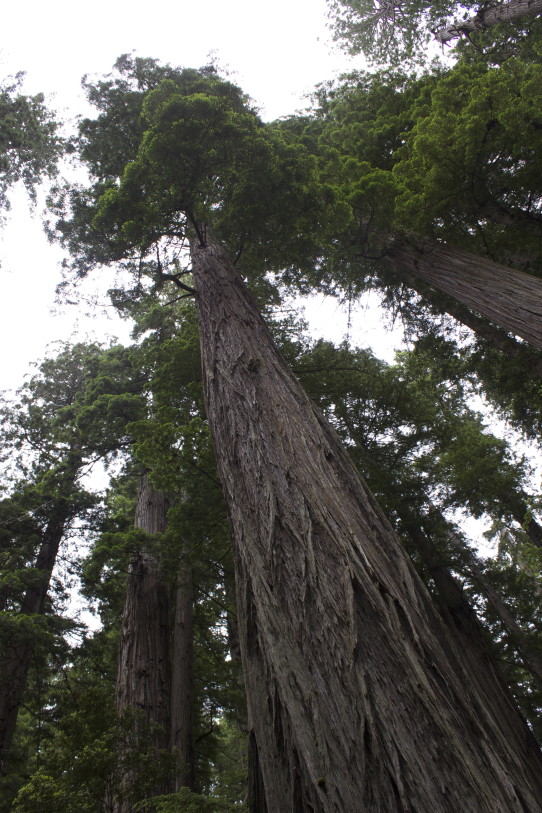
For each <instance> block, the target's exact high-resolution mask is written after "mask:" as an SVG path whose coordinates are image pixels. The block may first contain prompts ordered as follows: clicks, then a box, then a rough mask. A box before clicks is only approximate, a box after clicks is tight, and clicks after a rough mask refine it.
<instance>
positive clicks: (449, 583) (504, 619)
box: [410, 528, 542, 706]
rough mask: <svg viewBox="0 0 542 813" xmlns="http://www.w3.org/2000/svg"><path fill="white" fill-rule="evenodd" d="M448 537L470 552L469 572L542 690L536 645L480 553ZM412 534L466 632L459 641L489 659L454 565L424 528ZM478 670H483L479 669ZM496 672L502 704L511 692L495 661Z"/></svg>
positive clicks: (459, 626) (444, 599)
mask: <svg viewBox="0 0 542 813" xmlns="http://www.w3.org/2000/svg"><path fill="white" fill-rule="evenodd" d="M448 536H449V539H450V541H451V543H452V545H453V546H454V547H456V548H459V549H460V551H461V555H462V556H465V554H467V555H468V558H467V561H468V565H467V568H468V570H467V572H468V573H469V574H470V576H471V577H472V578H473V579H474V580H475V581H476V582H477V583H478V585H479V587H480V589H481V592H482V593H483V594H484V596H485V597H486V599H487V601H488V603H489V604H490V605H491V606H492V608H493V610H494V611H495V613H496V614H497V617H498V618H499V619H500V621H501V623H502V625H503V626H504V627H505V629H506V630H507V632H508V634H509V635H510V638H511V639H512V641H513V642H514V644H515V646H516V647H517V651H518V655H519V657H520V659H521V661H522V663H523V665H524V667H525V668H526V669H527V671H529V672H530V673H531V674H532V676H533V679H534V681H535V683H536V684H537V685H538V686H539V688H541V689H542V659H541V658H540V657H539V656H538V655H537V654H536V653H535V652H532V651H531V649H532V648H531V647H530V646H529V642H528V640H527V638H526V635H525V633H524V632H523V630H522V629H521V627H520V625H519V624H518V623H517V622H516V620H515V619H514V617H513V614H512V613H511V611H510V610H509V609H508V607H507V606H506V604H505V602H504V601H502V599H501V598H500V596H499V595H498V594H497V593H496V592H495V590H494V589H493V587H492V586H491V584H490V583H489V581H488V579H487V578H486V576H485V574H484V570H483V566H482V564H481V562H479V560H478V559H477V557H476V555H475V554H473V553H469V552H468V551H466V550H465V547H464V545H463V544H462V543H461V542H460V541H459V540H457V539H456V537H455V534H454V533H453V531H451V530H450V531H448ZM410 537H411V539H412V542H413V544H414V545H415V547H416V549H417V550H418V552H419V553H420V555H421V557H422V559H423V561H424V564H425V565H426V567H427V570H428V571H429V574H430V575H431V578H432V579H433V581H434V583H435V586H436V588H437V591H438V594H439V597H440V599H441V603H442V604H443V606H444V607H446V609H447V611H448V613H449V614H450V615H451V616H452V617H453V620H454V627H455V628H456V629H459V630H460V632H461V633H462V635H461V639H460V641H459V644H460V646H461V650H462V651H463V650H464V649H465V647H466V646H469V647H470V648H471V651H472V654H473V655H474V656H475V657H476V650H477V648H478V649H479V654H478V657H485V658H487V657H488V653H487V645H486V643H485V642H484V632H483V627H482V625H481V624H480V621H479V620H478V617H477V615H476V613H475V612H474V610H473V609H472V607H471V605H470V604H469V602H468V600H467V599H466V597H465V594H464V591H463V588H462V587H461V585H460V584H459V582H458V581H457V579H456V578H455V577H454V576H453V574H452V573H451V571H450V568H449V567H447V565H445V564H443V562H442V556H441V554H440V553H439V552H438V550H436V548H435V547H434V545H433V543H432V542H431V539H430V538H429V537H428V536H427V535H426V534H425V533H423V532H422V531H421V530H420V528H411V530H410ZM476 671H477V673H480V670H479V669H478V670H476ZM492 671H493V672H494V674H495V675H497V674H499V678H498V681H497V683H498V685H497V687H496V691H494V696H495V701H494V702H495V704H496V705H497V706H498V705H502V701H501V702H500V703H499V701H498V695H499V693H501V694H502V693H503V692H504V694H503V695H502V696H503V697H504V696H505V695H507V689H506V688H505V683H504V681H503V678H502V677H501V676H500V673H498V670H497V668H496V664H495V663H493V664H492ZM486 691H487V692H489V684H488V683H487V681H486Z"/></svg>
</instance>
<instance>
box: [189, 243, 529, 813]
mask: <svg viewBox="0 0 542 813" xmlns="http://www.w3.org/2000/svg"><path fill="white" fill-rule="evenodd" d="M192 258H193V273H194V279H195V285H196V288H197V292H198V295H197V300H198V309H199V320H200V330H201V343H202V356H203V368H204V379H205V397H206V404H207V414H208V419H209V423H210V425H211V429H212V432H213V436H214V441H215V449H216V455H217V461H218V465H219V470H220V473H221V478H222V482H223V486H224V490H225V494H226V499H227V502H228V506H229V511H230V516H231V522H232V529H233V537H234V545H235V557H236V577H237V593H238V610H239V626H240V640H241V648H242V653H243V663H244V673H245V681H246V685H247V694H248V703H249V712H250V718H251V721H252V722H253V724H254V730H255V737H256V741H257V746H258V751H257V753H258V762H259V766H260V768H261V772H262V777H263V783H264V786H265V797H266V802H267V806H268V811H269V813H309V811H311V813H359V812H360V811H362V810H367V811H371V813H377V811H378V813H399V812H401V813H406V811H409V813H412V811H416V813H445V812H446V813H448V811H449V813H452V811H453V813H457V811H458V810H460V811H461V812H462V813H527V812H528V813H534V811H540V810H542V771H541V769H542V759H541V755H540V752H539V750H538V748H537V746H536V744H535V742H534V740H533V738H532V737H531V735H530V732H529V730H528V729H527V727H526V726H525V724H524V723H523V721H522V720H521V718H520V716H519V715H518V714H517V712H516V711H515V709H513V710H510V709H512V706H511V705H510V706H509V708H507V710H506V713H504V714H503V713H502V710H501V709H498V708H494V707H493V706H492V705H491V702H490V700H489V701H488V698H487V697H486V695H485V693H484V691H483V690H482V689H481V688H480V687H481V686H483V682H484V681H483V674H477V675H475V676H472V675H471V674H469V669H470V668H472V667H471V663H470V662H468V663H467V665H466V668H464V667H463V665H462V663H461V662H460V661H459V660H458V659H457V657H456V653H455V650H454V649H453V647H450V646H449V644H448V636H447V633H446V628H445V626H444V625H443V623H442V621H441V619H440V617H439V613H438V611H437V610H436V608H435V606H434V604H433V603H432V601H431V599H430V597H429V595H428V594H427V592H426V590H425V588H424V586H423V584H422V582H421V580H420V579H419V578H418V576H417V575H416V573H415V571H414V568H413V567H412V565H411V563H410V561H409V559H408V557H407V555H406V554H405V552H404V551H403V548H402V547H401V545H400V543H399V541H398V540H397V538H396V537H395V535H394V533H393V531H392V529H391V527H390V526H389V524H388V522H387V521H386V519H385V518H384V517H383V515H382V513H381V511H380V509H379V508H378V506H377V504H376V501H375V499H374V498H373V496H372V495H371V493H370V492H369V491H368V489H367V487H366V486H365V484H364V483H363V482H362V481H361V480H360V478H359V476H358V474H357V472H356V470H355V468H354V466H353V464H352V463H351V461H350V459H349V458H348V456H347V454H346V452H345V451H344V449H343V448H342V446H341V444H340V442H339V440H338V438H337V436H336V434H335V433H334V432H333V430H332V429H331V428H330V427H329V426H328V425H327V423H326V422H325V421H324V420H323V418H322V417H321V415H320V413H319V412H318V411H317V410H316V409H315V408H314V407H313V405H312V404H311V402H310V401H309V400H308V398H307V396H306V395H305V394H304V392H303V391H302V389H301V387H300V386H299V384H298V382H297V381H296V379H295V378H294V377H293V375H292V374H291V373H290V371H289V370H288V368H287V367H286V365H285V364H284V362H283V360H282V359H281V357H280V356H279V354H278V352H277V351H276V349H275V347H274V345H273V342H272V339H271V337H270V334H269V332H268V330H267V329H266V327H265V325H264V323H263V320H262V319H261V317H260V316H259V314H258V312H257V310H256V308H255V306H254V305H253V303H252V301H251V300H250V298H249V297H248V295H247V293H246V290H245V288H244V286H243V283H242V281H241V280H240V278H239V277H238V275H237V273H236V271H235V269H234V267H233V266H232V264H231V263H230V262H229V260H228V259H227V257H226V255H225V253H224V252H223V250H222V249H221V248H219V247H218V246H216V245H208V246H193V249H192ZM482 668H483V666H482V665H481V664H480V665H479V669H482Z"/></svg>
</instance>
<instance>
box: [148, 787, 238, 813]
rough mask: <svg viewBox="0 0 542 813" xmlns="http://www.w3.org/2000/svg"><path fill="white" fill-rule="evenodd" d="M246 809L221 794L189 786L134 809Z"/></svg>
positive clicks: (155, 812)
mask: <svg viewBox="0 0 542 813" xmlns="http://www.w3.org/2000/svg"><path fill="white" fill-rule="evenodd" d="M244 809H245V807H244V806H242V805H239V804H235V803H231V802H228V801H225V800H224V799H221V798H220V796H216V795H212V796H202V795H201V794H199V793H193V792H192V791H191V790H189V789H188V788H181V790H180V791H179V792H178V793H170V794H168V795H167V796H156V797H155V798H154V799H145V801H144V802H139V804H137V805H135V807H134V811H139V813H235V811H236V810H244Z"/></svg>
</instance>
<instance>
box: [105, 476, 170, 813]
mask: <svg viewBox="0 0 542 813" xmlns="http://www.w3.org/2000/svg"><path fill="white" fill-rule="evenodd" d="M166 512H167V503H166V498H165V495H164V493H163V492H161V491H157V490H156V489H154V488H153V486H152V485H151V483H150V481H149V479H148V477H147V475H146V474H144V475H143V476H142V477H141V482H140V488H139V496H138V501H137V507H136V515H135V523H134V524H135V527H136V528H141V529H142V530H144V531H147V533H150V534H157V533H163V532H164V531H165V529H166ZM169 603H170V591H169V587H168V585H167V584H166V582H165V580H164V579H163V577H162V574H161V573H160V565H159V562H158V560H157V559H156V557H155V556H154V555H153V554H152V553H151V552H149V551H147V550H140V551H138V552H137V554H136V556H135V558H134V560H133V561H132V562H131V563H130V567H129V570H128V582H127V587H126V601H125V605H124V612H123V617H122V633H121V641H120V651H119V663H118V671H117V698H116V703H117V709H118V711H119V713H120V714H123V713H126V712H127V713H128V715H133V719H130V717H129V718H128V719H130V725H131V731H130V733H129V736H128V738H127V743H126V754H125V756H127V757H128V758H127V765H128V766H129V767H127V769H126V770H125V773H124V776H123V779H122V787H123V798H122V799H119V800H118V802H117V804H116V806H115V808H114V810H115V813H131V810H132V801H131V797H130V789H131V788H133V787H135V786H136V785H137V781H138V776H137V770H136V769H134V768H133V767H132V762H133V760H132V759H131V757H130V755H131V754H137V753H138V751H139V750H140V749H141V747H142V743H145V744H148V743H150V744H151V745H152V746H153V747H154V748H156V749H158V750H162V751H166V750H168V749H169V745H170V733H169V715H170V702H171V701H170V698H171V665H170V656H169V647H170V621H169V608H170V604H169ZM170 790H171V787H170V784H169V783H168V782H167V781H166V780H164V782H163V783H161V784H160V785H158V786H157V787H156V788H155V789H154V793H153V794H152V793H151V794H150V795H158V794H160V793H168V792H170Z"/></svg>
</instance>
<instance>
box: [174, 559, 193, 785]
mask: <svg viewBox="0 0 542 813" xmlns="http://www.w3.org/2000/svg"><path fill="white" fill-rule="evenodd" d="M193 613H194V588H193V583H192V566H191V564H190V559H189V556H188V553H187V552H186V551H184V550H183V551H182V552H181V560H180V564H179V570H178V574H177V587H176V590H175V617H174V624H173V657H172V664H171V684H172V691H171V720H170V725H171V747H172V749H173V750H174V752H175V754H176V764H177V771H176V776H175V790H176V791H178V790H180V788H182V787H188V788H190V790H194V788H195V760H194V714H193V699H194V671H193V640H194V624H193Z"/></svg>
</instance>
